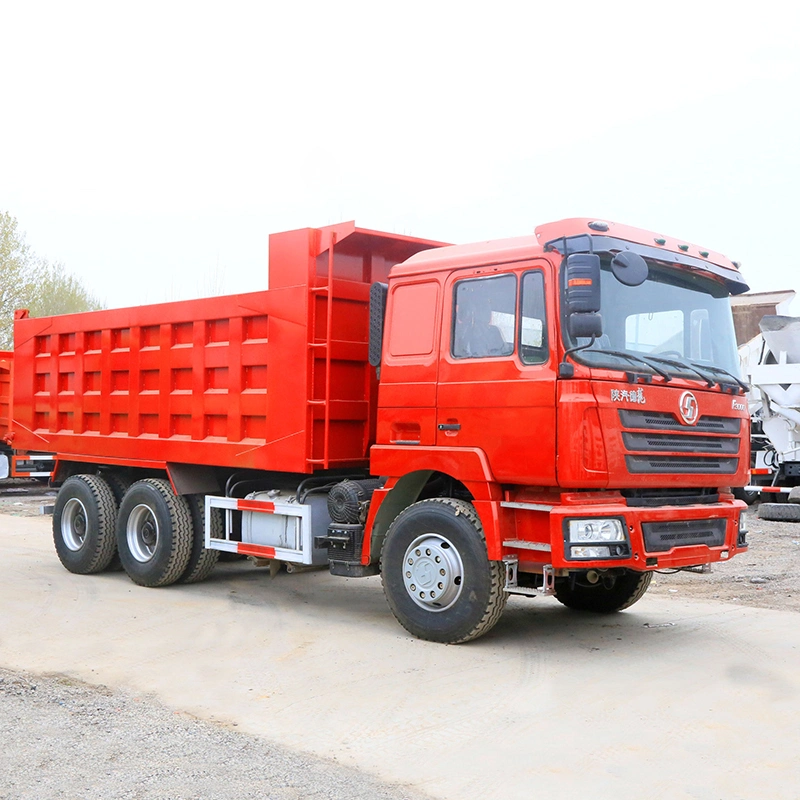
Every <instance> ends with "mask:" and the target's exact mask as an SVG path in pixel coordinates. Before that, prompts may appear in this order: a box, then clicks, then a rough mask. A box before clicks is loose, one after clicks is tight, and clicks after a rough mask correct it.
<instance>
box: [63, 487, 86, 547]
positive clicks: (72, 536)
mask: <svg viewBox="0 0 800 800" xmlns="http://www.w3.org/2000/svg"><path fill="white" fill-rule="evenodd" d="M87 527H88V523H87V515H86V507H85V506H84V505H83V503H81V501H80V500H78V499H77V498H75V497H71V498H70V499H69V500H67V502H66V504H65V505H64V511H63V512H62V514H61V538H62V539H63V540H64V544H65V545H66V546H67V547H68V548H69V549H70V550H73V551H77V550H80V549H81V547H83V545H84V543H85V542H86V529H87Z"/></svg>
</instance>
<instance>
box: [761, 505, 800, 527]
mask: <svg viewBox="0 0 800 800" xmlns="http://www.w3.org/2000/svg"><path fill="white" fill-rule="evenodd" d="M758 516H759V517H761V519H769V520H773V521H775V522H800V504H798V503H762V504H761V505H760V506H759V507H758Z"/></svg>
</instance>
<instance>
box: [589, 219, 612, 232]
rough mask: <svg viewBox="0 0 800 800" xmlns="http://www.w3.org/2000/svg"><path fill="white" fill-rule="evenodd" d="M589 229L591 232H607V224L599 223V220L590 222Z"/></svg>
mask: <svg viewBox="0 0 800 800" xmlns="http://www.w3.org/2000/svg"><path fill="white" fill-rule="evenodd" d="M589 227H590V228H591V229H592V230H593V231H607V230H608V223H607V222H600V221H599V220H595V222H590V223H589Z"/></svg>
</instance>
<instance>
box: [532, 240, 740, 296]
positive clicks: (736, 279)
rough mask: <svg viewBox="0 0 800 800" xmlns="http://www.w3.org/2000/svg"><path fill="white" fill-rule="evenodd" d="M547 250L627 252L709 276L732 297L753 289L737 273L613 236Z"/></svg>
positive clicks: (547, 246)
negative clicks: (718, 281) (719, 282)
mask: <svg viewBox="0 0 800 800" xmlns="http://www.w3.org/2000/svg"><path fill="white" fill-rule="evenodd" d="M544 249H545V252H547V251H552V250H555V251H556V252H558V253H561V255H563V256H568V255H571V254H572V253H596V254H599V255H602V254H608V255H610V256H612V257H613V256H615V255H616V254H617V253H620V252H623V251H626V250H627V251H630V252H632V253H637V254H638V255H640V256H642V257H643V258H646V259H649V260H651V261H656V262H658V263H661V264H668V265H672V266H677V265H680V266H684V267H689V268H690V269H694V270H699V271H702V272H706V273H708V274H709V275H713V276H715V277H717V278H719V279H721V280H722V282H723V283H724V285H725V288H726V289H727V290H728V292H730V294H743V293H744V292H746V291H748V290H749V288H750V287H749V286H748V285H747V284H746V283H745V282H744V279H743V278H742V276H741V275H740V274H739V272H738V271H737V270H735V269H731V268H729V267H724V266H722V265H720V264H713V263H711V262H710V261H704V260H703V259H700V258H697V257H695V256H690V255H684V254H681V253H675V252H673V251H672V250H662V249H659V248H656V247H648V246H647V245H643V244H637V243H635V242H627V241H625V240H624V239H615V238H614V237H613V236H590V235H589V234H585V233H584V234H580V235H578V236H564V237H561V238H560V239H552V240H551V241H549V242H547V243H546V244H545V246H544Z"/></svg>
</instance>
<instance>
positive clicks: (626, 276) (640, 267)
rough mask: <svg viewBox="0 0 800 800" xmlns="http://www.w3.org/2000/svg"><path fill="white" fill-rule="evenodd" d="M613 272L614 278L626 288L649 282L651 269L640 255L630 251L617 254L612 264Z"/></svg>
mask: <svg viewBox="0 0 800 800" xmlns="http://www.w3.org/2000/svg"><path fill="white" fill-rule="evenodd" d="M611 272H612V273H613V274H614V277H615V278H616V279H617V280H618V281H619V282H620V283H624V284H625V285H626V286H640V285H641V284H643V283H644V282H645V281H646V280H647V274H648V272H649V268H648V266H647V262H646V261H645V260H644V259H643V258H642V257H641V256H640V255H639V254H638V253H632V252H631V251H630V250H623V251H622V252H621V253H617V254H616V255H615V256H614V259H613V260H612V262H611Z"/></svg>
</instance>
